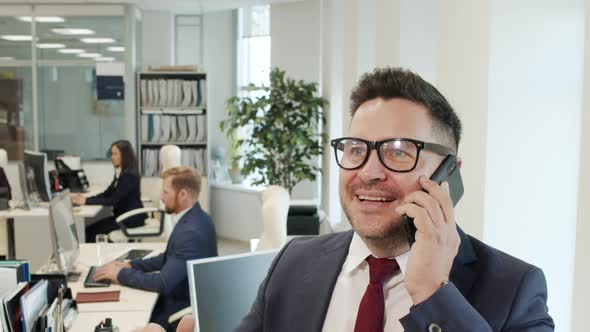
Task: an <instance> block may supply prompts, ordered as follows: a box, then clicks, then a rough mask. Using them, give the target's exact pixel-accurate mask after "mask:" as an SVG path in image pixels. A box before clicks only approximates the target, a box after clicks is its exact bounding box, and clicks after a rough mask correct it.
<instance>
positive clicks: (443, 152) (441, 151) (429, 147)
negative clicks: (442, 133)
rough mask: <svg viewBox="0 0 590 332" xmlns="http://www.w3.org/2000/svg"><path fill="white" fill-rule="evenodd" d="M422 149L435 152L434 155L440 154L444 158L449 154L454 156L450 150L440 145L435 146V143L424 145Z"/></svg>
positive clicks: (453, 152)
mask: <svg viewBox="0 0 590 332" xmlns="http://www.w3.org/2000/svg"><path fill="white" fill-rule="evenodd" d="M424 149H426V150H430V151H433V152H436V153H438V154H441V155H443V156H446V155H449V154H452V155H456V153H455V151H453V150H452V149H450V148H448V147H446V146H444V145H440V144H436V143H424Z"/></svg>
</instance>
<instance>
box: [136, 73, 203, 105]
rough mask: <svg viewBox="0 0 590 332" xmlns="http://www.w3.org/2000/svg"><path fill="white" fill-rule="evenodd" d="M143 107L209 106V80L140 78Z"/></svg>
mask: <svg viewBox="0 0 590 332" xmlns="http://www.w3.org/2000/svg"><path fill="white" fill-rule="evenodd" d="M139 84H140V99H141V106H142V107H144V108H145V107H180V108H183V107H184V108H190V107H202V108H205V107H207V81H206V80H205V79H201V80H179V79H155V80H153V79H152V80H150V79H142V80H140V83H139Z"/></svg>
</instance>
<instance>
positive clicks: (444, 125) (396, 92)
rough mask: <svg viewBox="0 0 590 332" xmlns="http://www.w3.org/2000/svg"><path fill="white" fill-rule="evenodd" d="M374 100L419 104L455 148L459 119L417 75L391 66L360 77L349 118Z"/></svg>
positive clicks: (351, 102) (457, 144) (459, 125)
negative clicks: (407, 101) (405, 101)
mask: <svg viewBox="0 0 590 332" xmlns="http://www.w3.org/2000/svg"><path fill="white" fill-rule="evenodd" d="M375 98H383V99H385V100H388V99H392V98H401V99H407V100H410V101H413V102H414V103H417V104H421V105H423V106H424V107H426V109H428V111H430V115H431V116H432V119H433V120H434V127H435V128H434V129H437V130H438V131H439V132H440V133H442V134H443V135H444V136H446V138H447V139H448V141H449V142H448V143H449V144H451V145H452V146H454V148H455V149H457V148H458V146H459V141H460V140H461V120H459V117H458V116H457V114H456V113H455V111H454V110H453V108H452V107H451V105H450V104H449V102H448V101H447V100H446V99H445V97H444V96H443V95H442V94H441V93H440V92H439V91H438V90H437V89H436V88H435V87H434V86H432V85H431V84H430V83H428V82H426V81H425V80H423V79H422V78H421V77H420V76H418V75H417V74H415V73H413V72H411V71H409V70H405V69H402V68H393V67H386V68H379V69H375V70H374V71H373V72H372V73H367V74H364V75H363V76H362V77H361V79H360V81H359V82H358V84H357V85H356V87H355V88H354V89H353V90H352V94H351V96H350V112H351V115H352V116H354V113H356V110H357V109H358V108H359V107H360V106H361V104H363V103H364V102H366V101H369V100H371V99H375Z"/></svg>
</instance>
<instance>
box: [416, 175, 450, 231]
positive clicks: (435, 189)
mask: <svg viewBox="0 0 590 332" xmlns="http://www.w3.org/2000/svg"><path fill="white" fill-rule="evenodd" d="M445 183H446V185H445ZM420 184H421V185H422V188H424V190H426V191H427V192H428V194H429V195H430V196H431V197H432V198H434V199H435V200H436V201H437V202H438V204H439V206H440V209H441V210H442V213H443V215H444V219H443V221H444V222H446V223H447V224H449V223H454V222H455V217H454V210H453V200H452V199H451V193H450V191H449V189H448V188H449V187H448V182H446V181H444V182H443V183H441V184H440V185H439V184H438V183H436V182H434V181H432V180H430V179H427V178H426V177H424V176H421V177H420Z"/></svg>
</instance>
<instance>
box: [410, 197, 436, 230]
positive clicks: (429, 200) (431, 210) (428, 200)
mask: <svg viewBox="0 0 590 332" xmlns="http://www.w3.org/2000/svg"><path fill="white" fill-rule="evenodd" d="M404 202H406V203H414V204H416V205H418V206H421V207H423V208H424V209H425V210H426V212H427V213H428V216H429V218H430V219H431V220H432V223H433V224H434V225H435V226H437V227H440V226H442V225H444V223H445V221H444V218H445V216H444V214H443V212H442V207H441V206H440V205H439V203H438V202H437V201H436V200H435V199H434V198H433V197H432V196H430V194H428V193H425V192H423V191H416V192H413V193H411V194H409V195H408V196H406V197H405V198H404Z"/></svg>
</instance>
